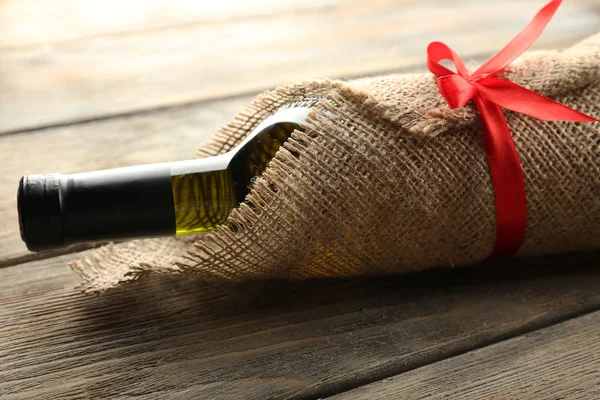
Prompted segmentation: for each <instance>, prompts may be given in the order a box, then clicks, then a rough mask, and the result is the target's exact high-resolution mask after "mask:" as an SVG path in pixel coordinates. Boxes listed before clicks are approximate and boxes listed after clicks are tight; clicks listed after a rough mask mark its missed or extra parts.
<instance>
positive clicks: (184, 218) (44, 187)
mask: <svg viewBox="0 0 600 400" xmlns="http://www.w3.org/2000/svg"><path fill="white" fill-rule="evenodd" d="M318 100H319V99H304V100H301V101H297V102H294V103H290V104H286V105H285V106H283V107H281V108H280V109H278V110H277V111H276V112H275V113H273V114H272V115H271V116H270V117H268V118H266V119H265V120H264V121H263V122H262V123H261V124H259V125H258V126H257V127H256V129H254V130H253V131H252V132H251V133H250V135H248V137H247V138H246V139H245V140H244V141H243V142H242V143H241V144H240V145H238V146H237V147H235V148H234V149H233V150H231V151H229V152H227V153H225V154H222V155H219V156H215V157H208V158H200V159H195V160H186V161H176V162H170V163H158V164H148V165H140V166H133V167H124V168H114V169H107V170H100V171H94V172H86V173H79V174H71V175H62V174H38V175H26V176H23V177H22V178H21V181H20V182H19V189H18V195H17V197H18V200H17V203H18V211H19V225H20V230H21V238H22V239H23V241H24V242H25V244H26V245H27V248H28V249H29V250H31V251H44V250H50V249H54V248H59V247H66V246H70V245H73V244H76V243H88V242H92V243H93V242H105V241H112V240H123V239H130V238H139V237H154V236H169V235H185V234H198V233H203V232H208V231H212V230H215V229H216V227H217V225H219V224H221V223H223V222H224V221H225V220H226V219H227V217H228V215H229V214H230V213H231V211H232V210H233V209H234V208H235V207H237V206H238V205H239V203H241V202H243V201H244V199H245V197H246V195H247V194H248V193H249V191H250V188H251V184H252V178H254V177H256V176H258V175H260V174H262V172H263V171H264V170H265V168H266V167H267V164H268V163H269V161H270V160H271V159H272V158H273V157H274V156H275V153H276V152H277V150H278V149H279V147H280V146H281V144H282V143H283V142H284V141H286V140H287V139H288V138H289V137H290V135H291V134H292V132H293V131H294V130H296V129H301V127H300V124H301V123H302V122H303V121H305V119H306V117H307V115H308V112H309V110H310V108H311V107H312V106H314V105H315V104H316V103H317V102H318Z"/></svg>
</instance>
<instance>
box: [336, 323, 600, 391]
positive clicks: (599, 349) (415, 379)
mask: <svg viewBox="0 0 600 400" xmlns="http://www.w3.org/2000/svg"><path fill="white" fill-rule="evenodd" d="M599 354H600V312H594V313H590V314H587V315H584V316H582V317H579V318H576V319H572V320H569V321H566V322H563V323H561V324H557V325H554V326H551V327H548V328H545V329H541V330H539V331H536V332H532V333H530V334H526V335H522V336H519V337H516V338H514V339H510V340H507V341H504V342H500V343H497V344H494V345H491V346H488V347H485V348H482V349H479V350H476V351H472V352H469V353H466V354H463V355H460V356H457V357H453V358H449V359H446V360H443V361H440V362H437V363H435V364H431V365H427V366H425V367H422V368H419V369H416V370H413V371H410V372H407V373H404V374H401V375H397V376H394V377H392V378H388V379H385V380H383V381H379V382H376V383H373V384H370V385H366V386H363V387H360V388H358V389H355V390H352V391H349V392H347V393H343V394H340V395H336V396H333V397H331V400H334V399H335V400H362V399H364V400H367V399H368V400H377V399H414V400H418V399H457V398H460V399H487V400H499V399H520V400H545V399H548V400H550V399H572V400H576V399H581V400H584V399H585V400H587V399H598V398H600V357H599V356H598V355H599Z"/></svg>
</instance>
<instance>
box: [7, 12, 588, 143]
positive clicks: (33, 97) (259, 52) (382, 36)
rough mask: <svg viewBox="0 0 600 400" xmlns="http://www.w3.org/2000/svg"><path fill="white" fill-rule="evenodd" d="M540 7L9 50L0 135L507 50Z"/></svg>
mask: <svg viewBox="0 0 600 400" xmlns="http://www.w3.org/2000/svg"><path fill="white" fill-rule="evenodd" d="M592 3H593V1H590V0H573V1H569V2H565V4H564V5H563V7H562V8H561V10H560V12H559V13H558V14H557V16H556V18H555V19H554V20H553V21H552V23H551V24H550V26H549V27H548V29H547V30H546V32H545V33H544V35H543V36H542V37H541V38H540V40H539V41H538V43H536V45H535V47H536V48H550V47H564V46H568V45H570V44H572V43H574V42H576V41H577V40H579V39H581V38H583V37H585V36H587V35H589V34H591V33H593V32H595V31H597V30H598V29H599V28H600V12H598V9H597V8H595V7H594V6H593V4H592ZM539 7H540V2H539V1H531V0H507V1H503V2H481V1H480V0H458V1H457V2H452V3H449V2H439V1H437V0H422V1H415V2H411V3H410V4H407V3H405V2H394V1H378V2H371V1H364V2H359V3H348V4H341V5H339V6H337V7H331V8H325V9H318V10H313V11H312V12H309V11H307V12H304V13H293V12H292V13H286V14H280V15H279V16H277V17H276V18H271V17H270V16H265V17H263V18H254V19H249V20H241V21H232V22H230V23H223V24H220V25H219V27H218V29H217V28H216V27H215V26H214V25H210V24H209V25H205V24H202V23H199V24H191V25H183V26H179V27H174V28H169V29H163V30H159V31H144V32H136V33H131V34H123V35H112V36H110V35H109V36H100V37H94V38H87V39H82V40H73V41H66V42H59V43H55V44H50V45H40V46H33V47H27V48H15V49H6V50H4V51H0V132H12V131H19V130H24V129H32V128H35V127H40V126H48V125H53V124H61V123H64V122H68V121H71V122H73V121H81V120H89V119H94V118H98V117H103V116H107V115H114V114H121V113H130V112H136V111H139V110H145V109H151V108H155V107H160V106H166V105H176V104H182V103H186V102H191V101H197V100H201V99H210V98H217V97H222V96H229V95H237V94H240V93H249V92H256V91H260V90H262V89H264V88H266V87H272V86H275V85H278V84H281V83H285V82H289V81H294V80H298V79H304V78H315V77H318V78H321V77H325V76H332V77H349V76H364V75H368V74H369V73H379V72H383V71H390V70H397V69H400V68H404V67H406V66H408V65H415V64H420V65H424V63H425V48H426V46H427V44H428V43H429V42H430V41H432V40H440V39H441V40H444V41H446V42H448V43H449V44H451V45H452V46H453V47H454V48H455V49H456V50H457V51H458V52H459V53H460V54H461V55H462V56H463V57H464V58H465V59H466V60H467V61H468V60H469V59H471V58H472V57H474V56H480V55H482V54H491V53H492V52H495V51H497V50H498V49H499V48H501V47H502V46H503V45H505V44H506V43H507V42H508V40H510V39H511V38H512V37H513V36H514V34H515V33H516V32H518V31H519V30H520V29H521V28H522V27H523V26H524V25H525V24H526V23H527V22H528V21H529V19H530V18H531V15H533V13H534V12H535V11H536V10H537V9H538V8H539ZM515 9H518V10H519V12H518V13H515V12H514V10H515ZM0 36H1V31H0Z"/></svg>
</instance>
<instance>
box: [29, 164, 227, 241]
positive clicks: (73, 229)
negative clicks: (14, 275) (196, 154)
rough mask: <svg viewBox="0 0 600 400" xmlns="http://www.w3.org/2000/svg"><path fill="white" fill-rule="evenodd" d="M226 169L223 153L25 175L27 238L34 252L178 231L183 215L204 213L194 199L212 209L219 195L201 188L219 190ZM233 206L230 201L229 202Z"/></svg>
mask: <svg viewBox="0 0 600 400" xmlns="http://www.w3.org/2000/svg"><path fill="white" fill-rule="evenodd" d="M226 168H227V164H226V163H225V162H224V160H223V159H222V157H211V158H206V159H197V160H188V161H178V162H173V163H160V164H148V165H141V166H135V167H125V168H114V169H108V170H101V171H94V172H85V173H79V174H72V175H62V174H49V175H29V176H25V177H23V179H22V180H21V182H20V184H19V192H18V197H19V199H18V205H19V222H20V226H21V237H22V239H23V240H24V241H25V242H26V243H27V247H28V248H29V249H30V250H32V251H43V250H48V249H52V248H56V247H64V246H69V245H72V244H75V243H85V242H99V241H116V240H123V239H128V238H136V237H153V236H167V235H175V234H176V233H177V232H178V230H179V229H180V228H179V227H178V225H179V224H181V221H182V217H178V213H179V214H182V215H183V214H185V215H187V218H188V220H189V218H190V215H198V214H200V213H195V214H194V213H192V212H191V210H192V209H193V210H196V209H197V207H194V206H193V205H192V203H194V204H196V203H197V204H201V205H202V207H203V208H204V211H205V212H207V211H206V210H209V209H210V207H211V204H210V202H211V200H212V198H213V197H212V196H214V195H216V193H212V194H210V196H209V193H201V191H208V190H213V188H214V187H215V177H218V176H221V177H223V176H226V175H227V172H226ZM174 182H178V184H177V185H174V184H173V183H174ZM197 182H200V184H198V183H197ZM216 186H217V188H221V187H223V184H222V185H221V186H219V185H216ZM202 196H204V197H202ZM202 198H204V201H203V200H202ZM40 205H44V207H40ZM231 205H232V202H231V201H229V202H228V204H227V206H228V207H229V206H231ZM229 210H231V208H230V209H229ZM209 211H210V210H209ZM208 214H210V212H208ZM225 217H226V216H225ZM213 219H214V218H213ZM204 228H205V229H206V230H209V229H210V227H208V226H205V227H204ZM188 233H193V232H188Z"/></svg>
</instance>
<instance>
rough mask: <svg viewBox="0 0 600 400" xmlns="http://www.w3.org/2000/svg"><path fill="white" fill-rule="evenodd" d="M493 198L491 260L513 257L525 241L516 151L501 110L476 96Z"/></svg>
mask: <svg viewBox="0 0 600 400" xmlns="http://www.w3.org/2000/svg"><path fill="white" fill-rule="evenodd" d="M473 100H474V101H475V105H476V106H477V109H478V110H479V114H480V115H481V121H482V128H483V129H482V130H483V144H484V147H485V152H486V155H487V159H488V164H489V167H490V171H491V174H492V182H493V185H494V196H495V199H496V242H495V243H494V249H493V250H492V253H491V255H490V258H495V257H510V256H513V255H515V254H516V253H517V252H518V251H519V248H520V247H521V245H522V244H523V242H524V240H525V233H526V230H527V197H526V194H525V181H524V179H523V171H522V169H521V162H520V161H519V155H518V153H517V149H516V147H515V144H514V142H513V140H512V136H511V134H510V129H509V127H508V124H507V122H506V119H505V118H504V114H503V113H502V109H501V108H500V107H499V106H498V105H497V104H494V103H492V102H491V101H489V100H487V99H485V98H483V97H481V96H475V97H474V99H473Z"/></svg>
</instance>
